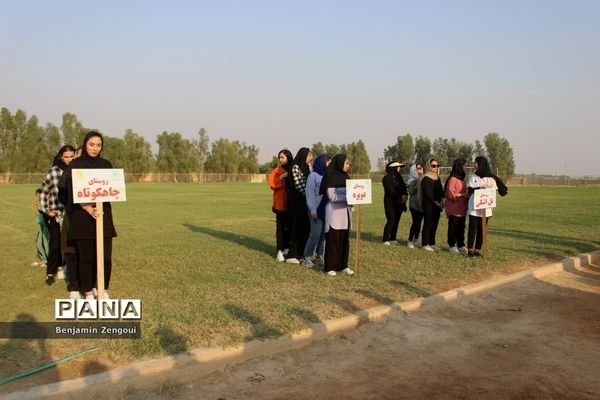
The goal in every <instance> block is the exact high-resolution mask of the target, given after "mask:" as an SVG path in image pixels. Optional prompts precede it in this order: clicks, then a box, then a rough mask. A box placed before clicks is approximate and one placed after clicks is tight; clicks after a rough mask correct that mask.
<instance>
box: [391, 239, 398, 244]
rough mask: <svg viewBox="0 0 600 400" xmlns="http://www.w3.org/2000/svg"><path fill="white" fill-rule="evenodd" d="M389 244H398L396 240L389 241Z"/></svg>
mask: <svg viewBox="0 0 600 400" xmlns="http://www.w3.org/2000/svg"><path fill="white" fill-rule="evenodd" d="M390 243H391V244H398V241H397V240H390Z"/></svg>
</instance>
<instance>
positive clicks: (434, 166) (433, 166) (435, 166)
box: [429, 164, 439, 168]
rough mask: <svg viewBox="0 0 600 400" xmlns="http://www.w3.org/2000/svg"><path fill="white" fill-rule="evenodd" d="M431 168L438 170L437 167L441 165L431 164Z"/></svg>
mask: <svg viewBox="0 0 600 400" xmlns="http://www.w3.org/2000/svg"><path fill="white" fill-rule="evenodd" d="M429 166H430V167H431V168H437V167H439V165H437V164H429Z"/></svg>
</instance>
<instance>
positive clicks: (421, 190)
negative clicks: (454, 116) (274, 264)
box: [268, 147, 506, 276]
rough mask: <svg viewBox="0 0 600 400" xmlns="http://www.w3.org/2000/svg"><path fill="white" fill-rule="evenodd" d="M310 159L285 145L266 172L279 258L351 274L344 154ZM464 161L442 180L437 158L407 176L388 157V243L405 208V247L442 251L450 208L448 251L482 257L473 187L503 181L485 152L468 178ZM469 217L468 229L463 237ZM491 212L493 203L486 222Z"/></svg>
mask: <svg viewBox="0 0 600 400" xmlns="http://www.w3.org/2000/svg"><path fill="white" fill-rule="evenodd" d="M312 159H313V155H312V154H311V152H310V150H309V149H308V148H306V147H303V148H301V149H300V150H298V152H297V154H296V156H295V157H293V158H292V154H291V153H290V151H289V150H287V149H284V150H281V151H280V152H279V154H278V160H279V165H278V166H277V167H276V168H274V169H273V170H272V171H271V173H270V175H269V177H268V182H269V185H270V187H271V189H272V190H273V207H272V210H273V212H274V213H275V216H276V243H277V253H276V256H275V257H276V260H277V261H278V262H286V263H290V264H303V265H305V266H306V267H308V268H314V267H315V266H317V265H322V266H323V269H324V272H326V273H327V274H328V275H330V276H334V275H336V274H337V273H339V272H343V273H346V274H352V273H353V271H352V270H351V269H349V268H348V254H349V248H348V244H349V230H350V227H351V220H352V208H351V206H348V204H347V202H346V180H347V179H349V176H348V172H347V171H348V168H349V165H350V164H349V161H348V159H347V157H346V156H345V155H344V154H338V155H336V156H334V157H333V158H330V157H329V156H328V155H327V154H321V155H319V156H318V157H317V158H316V159H315V161H314V163H313V164H312V171H311V167H310V165H311V161H312ZM466 166H467V160H465V159H463V158H459V159H456V160H454V162H453V165H452V170H451V171H450V174H449V176H448V177H447V179H446V181H445V182H444V184H442V181H441V178H440V174H439V170H440V167H441V165H440V163H439V161H438V160H437V159H436V158H431V159H429V160H427V162H426V163H422V162H415V163H414V164H413V165H412V166H411V168H410V172H409V176H408V180H407V181H406V182H405V181H404V178H403V177H402V174H401V172H402V169H403V168H404V167H405V164H404V163H401V162H399V161H391V162H389V163H388V164H387V165H386V167H385V175H384V177H383V179H382V185H383V193H384V195H383V206H384V212H385V218H386V223H385V226H384V228H383V237H382V242H383V244H384V245H386V246H391V245H394V244H398V243H399V242H398V237H397V235H398V228H399V226H400V220H401V217H402V213H404V212H406V211H410V214H411V217H412V223H411V225H410V229H409V235H408V240H407V247H408V248H411V249H414V248H415V247H421V248H422V249H423V250H424V251H428V252H434V251H436V250H439V249H440V247H439V246H438V245H437V244H436V235H437V230H438V225H439V221H440V217H441V214H442V211H445V214H446V217H447V219H448V231H447V244H448V251H449V252H450V253H454V254H464V255H466V256H468V257H480V256H481V247H482V242H483V235H482V223H483V222H482V218H483V216H482V211H481V210H477V209H475V207H474V202H473V199H474V196H473V193H474V191H475V190H477V189H482V188H492V189H498V186H499V185H501V186H504V184H503V183H502V182H501V180H500V179H499V178H498V177H496V176H494V175H493V174H492V173H491V171H490V166H489V163H488V161H487V159H486V158H485V157H481V156H480V157H477V158H476V159H475V161H474V165H473V174H472V175H470V176H469V177H468V178H467V173H466ZM504 188H506V186H504ZM501 194H502V195H504V194H505V193H501ZM467 216H468V217H469V218H468V221H469V225H468V227H469V228H468V240H467V242H466V243H465V229H466V222H467ZM491 216H492V211H491V209H489V210H488V211H487V214H486V218H487V219H486V222H487V220H489V217H491ZM419 237H420V239H421V240H420V243H419Z"/></svg>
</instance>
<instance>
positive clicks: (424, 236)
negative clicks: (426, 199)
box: [421, 208, 442, 246]
mask: <svg viewBox="0 0 600 400" xmlns="http://www.w3.org/2000/svg"><path fill="white" fill-rule="evenodd" d="M441 212H442V210H440V209H439V208H438V209H437V210H436V209H427V208H423V231H422V232H421V244H422V245H423V246H427V245H429V246H433V245H434V244H435V234H436V233H437V227H438V223H439V222H440V214H441Z"/></svg>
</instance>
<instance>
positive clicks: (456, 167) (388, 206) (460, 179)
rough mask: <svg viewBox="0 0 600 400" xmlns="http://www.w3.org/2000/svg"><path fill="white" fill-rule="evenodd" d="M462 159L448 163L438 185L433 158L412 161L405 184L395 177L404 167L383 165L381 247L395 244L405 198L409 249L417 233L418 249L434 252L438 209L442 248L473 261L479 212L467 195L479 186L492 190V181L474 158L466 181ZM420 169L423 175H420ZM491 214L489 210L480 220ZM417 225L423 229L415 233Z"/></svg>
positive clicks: (485, 165)
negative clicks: (443, 224) (443, 227)
mask: <svg viewBox="0 0 600 400" xmlns="http://www.w3.org/2000/svg"><path fill="white" fill-rule="evenodd" d="M466 163H467V161H466V160H465V159H463V158H459V159H457V160H455V161H454V163H453V165H452V171H451V172H450V176H449V177H448V178H447V179H446V182H445V185H442V183H441V180H440V177H439V173H438V171H439V168H440V163H439V162H438V160H436V159H435V158H431V159H430V160H428V161H427V163H425V165H422V164H420V163H416V164H415V165H413V166H412V167H411V169H410V173H409V178H408V181H407V182H406V184H404V180H403V178H402V176H401V175H400V169H401V168H402V167H403V166H404V165H403V164H400V163H398V162H392V163H389V164H388V165H387V167H386V172H387V173H386V175H385V176H384V178H383V180H382V183H383V187H384V193H385V194H384V208H385V215H386V219H387V222H386V225H385V228H384V231H383V243H384V244H386V245H390V244H393V243H397V241H396V234H397V231H398V225H399V220H400V216H401V213H402V212H403V211H406V201H407V194H408V195H410V200H409V201H408V204H409V210H410V213H411V215H412V225H411V227H410V230H409V236H408V244H407V246H408V247H409V248H414V247H415V246H416V245H417V240H418V238H419V231H421V246H422V248H423V250H425V251H435V250H436V249H437V248H438V247H437V246H436V242H435V237H436V233H437V228H438V224H439V220H440V216H441V212H442V210H445V212H446V216H447V217H448V235H447V242H448V248H449V251H450V252H451V253H462V254H466V255H467V256H469V257H479V256H480V255H481V253H480V251H481V247H482V244H483V234H482V211H481V210H476V209H475V207H474V196H472V194H473V192H474V191H475V190H477V189H482V188H493V189H497V184H496V181H497V180H498V178H497V177H495V176H494V175H493V174H492V173H491V170H490V165H489V162H488V160H487V159H486V158H485V157H482V156H480V157H477V158H475V162H474V165H473V174H472V175H471V176H470V177H469V179H466V170H465V166H466ZM424 169H426V172H424ZM491 215H492V210H491V209H489V210H488V211H487V213H486V217H487V218H489V217H491ZM467 216H469V230H468V240H467V244H466V247H465V226H466V219H467ZM421 221H422V222H423V228H422V230H421Z"/></svg>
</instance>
